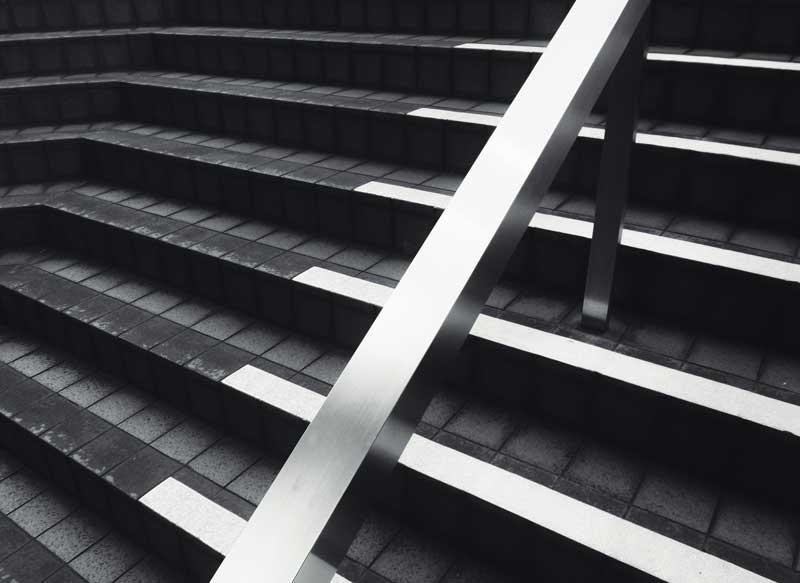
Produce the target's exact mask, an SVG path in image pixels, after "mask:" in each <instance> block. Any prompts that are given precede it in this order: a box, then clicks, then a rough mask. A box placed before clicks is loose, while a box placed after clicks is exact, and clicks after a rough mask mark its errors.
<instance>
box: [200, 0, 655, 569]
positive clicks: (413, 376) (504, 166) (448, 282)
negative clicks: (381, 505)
mask: <svg viewBox="0 0 800 583" xmlns="http://www.w3.org/2000/svg"><path fill="white" fill-rule="evenodd" d="M648 5H649V0H577V1H576V2H575V4H574V6H573V8H572V10H571V11H570V13H569V14H568V16H567V18H566V20H565V21H564V23H563V25H562V26H561V28H560V29H559V31H558V33H557V34H556V36H555V38H553V40H552V42H551V43H550V45H549V46H548V48H547V50H546V51H545V53H544V55H543V56H542V58H541V59H540V60H539V62H538V63H537V65H536V67H535V69H534V71H533V72H532V73H531V75H530V77H529V78H528V79H527V81H526V82H525V84H524V85H523V87H522V89H521V90H520V92H519V94H518V95H517V97H516V99H515V100H514V102H513V103H512V104H511V106H510V107H509V109H508V111H507V113H506V114H505V116H504V117H503V119H502V121H501V122H500V124H499V125H498V127H497V129H496V130H495V131H494V133H493V134H492V136H491V137H490V139H489V141H488V142H487V144H486V146H485V147H484V149H483V150H482V151H481V153H480V155H479V156H478V158H477V160H476V161H475V164H474V165H473V166H472V168H471V170H470V171H469V174H467V176H466V178H465V179H464V181H463V183H462V184H461V187H460V188H459V189H458V192H456V194H455V197H454V199H453V201H452V202H451V203H450V204H449V205H448V207H447V209H446V211H445V212H444V213H443V214H442V216H441V217H440V218H439V220H438V221H437V223H436V225H435V227H434V228H433V230H432V231H431V233H430V235H429V236H428V238H427V239H426V241H425V243H424V244H423V245H422V247H421V249H420V250H419V252H418V253H417V255H416V257H415V259H414V261H413V262H412V263H411V266H410V267H409V268H408V271H407V272H406V274H405V276H404V277H403V279H402V281H401V282H400V284H399V285H398V286H397V289H396V290H395V291H394V293H393V294H392V296H391V299H390V300H389V301H388V303H387V304H386V306H385V307H384V308H383V310H382V311H381V312H380V314H379V315H378V317H377V319H376V320H375V322H374V324H373V325H372V327H371V328H370V330H369V331H368V333H367V334H366V336H365V337H364V340H363V341H362V342H361V344H360V346H359V347H358V349H357V350H356V352H355V354H354V355H353V357H352V358H351V359H350V362H349V364H348V365H347V367H346V368H345V369H344V371H343V372H342V374H341V376H340V378H339V380H338V382H337V383H336V384H335V386H334V387H333V390H332V391H331V393H330V395H329V396H328V398H327V399H326V401H325V403H324V405H323V407H322V408H321V409H320V411H319V413H318V414H317V416H316V417H315V419H314V421H313V422H312V423H311V425H310V426H309V427H308V429H307V430H306V431H305V433H304V434H303V436H302V437H301V439H300V441H299V442H298V444H297V446H296V447H295V449H294V451H293V452H292V454H291V455H290V456H289V459H288V460H287V461H286V463H285V464H284V466H283V469H282V470H281V472H280V473H279V474H278V476H277V478H276V479H275V481H274V482H273V484H272V486H271V487H270V489H269V491H268V492H267V494H266V496H265V497H264V500H263V501H262V502H261V504H260V505H259V506H258V508H257V509H256V511H255V513H254V514H253V516H252V517H251V519H250V521H249V522H248V524H247V527H246V529H245V530H244V532H243V533H242V535H241V537H240V538H239V539H238V540H237V542H236V544H235V545H234V547H233V549H232V550H231V552H230V554H229V555H228V556H227V557H226V559H225V560H224V561H223V563H222V566H221V567H220V568H219V570H218V571H217V573H216V575H215V576H214V578H213V580H212V581H213V583H253V582H258V581H262V582H265V583H292V582H294V583H322V582H328V581H330V580H331V578H332V577H333V575H334V573H335V570H336V566H337V565H338V564H339V563H340V561H341V560H342V558H343V557H344V555H345V552H346V551H347V548H348V547H349V545H350V543H351V542H352V540H353V538H354V536H355V534H356V532H357V530H358V528H359V526H360V524H361V521H362V517H363V511H364V507H365V504H368V502H369V501H370V499H372V498H373V496H374V492H375V489H376V488H377V489H380V488H382V487H383V486H384V484H385V483H386V481H387V479H388V476H389V474H390V472H391V471H392V469H393V468H394V466H395V465H396V463H397V461H398V459H399V458H400V455H401V454H402V452H403V449H404V448H405V446H406V444H407V443H408V441H409V439H410V438H411V436H412V434H413V432H414V429H415V428H416V426H417V424H418V423H419V420H420V419H421V417H422V414H423V412H424V411H425V409H426V407H427V405H428V404H429V402H430V399H431V391H430V386H431V383H430V379H431V378H433V376H434V375H435V374H436V373H437V371H439V370H441V369H442V368H444V367H443V366H442V365H443V363H446V362H448V361H451V359H452V358H453V357H454V356H455V354H456V353H457V351H458V349H459V348H460V347H461V345H462V344H463V342H464V340H465V339H466V337H467V334H468V333H469V330H470V328H471V327H472V325H473V323H474V322H475V319H476V318H477V316H478V314H479V312H480V310H481V308H482V307H483V305H484V302H485V301H486V299H487V298H488V296H489V294H490V292H491V290H492V288H493V287H494V285H495V284H496V282H497V280H498V279H499V277H500V275H501V274H502V272H503V270H504V269H505V266H506V264H507V262H508V260H509V258H510V257H511V254H512V253H513V251H514V249H515V248H516V246H517V244H518V243H519V241H520V239H521V238H522V235H523V233H524V232H525V229H526V228H527V227H528V224H529V222H530V220H531V218H532V217H533V215H534V213H535V212H536V211H537V209H538V207H539V204H540V202H541V200H542V198H543V196H544V194H545V193H546V192H547V190H548V188H549V187H550V185H551V183H552V182H553V179H554V178H555V176H556V173H557V172H558V170H559V168H560V167H561V164H562V163H563V161H564V158H565V157H566V155H567V153H568V151H569V149H570V148H571V147H572V145H573V143H574V142H575V140H576V138H577V136H578V132H579V131H580V129H581V127H582V125H583V123H584V122H585V120H586V119H587V117H588V115H589V113H590V112H591V109H592V107H593V106H594V104H595V102H596V101H597V98H598V96H599V95H600V93H601V91H602V90H603V88H604V87H605V86H606V84H607V82H608V80H609V78H610V77H611V76H612V73H613V72H614V71H615V69H617V71H618V72H617V74H616V75H615V76H614V82H613V83H612V85H613V87H618V88H619V89H618V90H617V89H613V88H612V97H613V100H614V101H612V103H611V104H610V115H609V126H608V130H607V131H608V133H607V138H609V148H608V149H609V150H610V148H612V147H613V148H615V149H616V148H620V151H619V152H617V151H616V150H615V151H614V152H610V151H609V152H607V154H608V155H604V164H608V165H609V168H607V169H605V170H604V171H603V172H602V173H601V175H602V178H601V186H600V192H601V200H600V203H601V204H603V205H605V204H609V203H607V202H605V199H606V198H608V199H609V200H613V201H614V203H613V204H614V205H616V206H615V207H614V208H613V209H612V212H609V213H608V215H607V216H608V218H603V217H605V216H606V215H605V214H603V213H602V212H601V211H598V217H599V219H600V220H601V221H602V224H603V225H604V227H603V228H602V229H598V232H600V231H602V233H604V235H603V236H602V238H598V239H597V241H595V242H593V249H592V255H593V262H592V267H591V269H590V274H589V284H588V286H587V290H588V292H589V293H588V294H587V302H588V304H589V305H590V306H591V310H590V311H589V312H587V313H588V314H590V316H589V317H590V319H591V320H592V321H595V320H599V319H602V318H603V310H602V309H595V308H594V307H593V306H599V305H602V304H603V303H604V302H605V306H606V307H605V313H606V314H607V311H608V309H607V304H608V297H609V296H610V289H611V287H610V283H609V282H608V281H607V279H606V278H605V277H604V276H605V275H606V274H607V269H608V267H607V266H608V265H611V266H613V260H612V261H611V262H610V263H609V262H608V261H607V259H604V260H601V259H603V258H604V257H605V255H606V254H608V253H609V252H612V251H613V252H616V244H618V241H619V225H618V223H619V222H620V220H621V218H620V217H621V214H620V213H621V211H620V209H619V207H620V204H621V205H622V207H623V208H624V200H625V195H626V194H627V188H624V189H623V190H624V192H623V193H622V195H623V196H622V197H621V200H622V202H621V203H620V193H619V192H616V187H615V182H614V181H615V180H616V178H617V176H618V174H619V173H627V171H628V166H629V162H628V160H629V159H630V148H629V145H628V146H627V147H626V143H627V142H628V141H629V140H630V138H631V137H632V136H631V131H632V130H631V123H633V125H634V126H635V117H636V116H635V113H633V112H632V111H631V110H632V109H634V108H633V105H632V101H634V100H635V92H632V91H629V88H631V87H634V86H635V85H636V83H637V81H636V79H637V78H638V77H637V75H638V68H639V67H640V66H641V64H640V63H637V62H635V61H636V60H637V59H638V58H640V57H642V56H643V48H642V47H641V46H640V42H639V41H638V40H634V41H633V43H631V39H632V38H634V37H635V36H636V33H637V30H639V29H640V24H641V22H642V19H643V16H644V14H645V13H646V11H647V8H648ZM637 38H638V37H637ZM623 54H624V55H625V57H624V58H623V59H622V62H621V63H620V66H619V68H617V63H618V62H620V59H621V57H623ZM617 93H618V94H619V95H617ZM626 96H627V97H626ZM617 99H619V101H616V100H617ZM631 119H633V120H634V121H633V122H632V121H631ZM615 224H616V225H617V228H616V239H615V238H614V225H615ZM615 241H616V243H615ZM597 254H600V255H601V258H600V259H598V258H596V257H594V256H595V255H597Z"/></svg>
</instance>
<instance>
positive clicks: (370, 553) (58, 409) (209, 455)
mask: <svg viewBox="0 0 800 583" xmlns="http://www.w3.org/2000/svg"><path fill="white" fill-rule="evenodd" d="M213 331H216V330H212V332H213ZM199 335H200V334H198V336H199ZM0 337H2V340H3V342H2V343H0V353H1V354H2V357H1V358H2V359H3V364H1V365H0V412H1V413H2V415H3V416H4V417H5V418H6V419H5V420H3V421H0V425H1V426H2V431H0V433H1V434H2V436H3V437H4V438H6V439H7V440H8V443H9V446H10V447H17V448H19V449H20V451H21V452H25V453H26V454H28V455H30V456H31V460H32V461H35V463H36V465H37V469H39V470H40V471H42V472H44V473H46V474H48V475H50V476H52V477H53V479H54V480H57V481H58V482H60V483H61V484H63V487H65V488H68V489H69V490H71V494H72V495H73V496H74V497H76V498H78V499H82V500H83V501H84V502H85V503H87V504H90V505H91V506H92V508H94V509H95V511H97V512H99V513H101V515H103V516H105V517H106V518H107V519H108V520H111V521H114V522H115V523H116V524H118V526H119V527H120V528H122V529H124V531H125V532H128V533H130V534H131V535H132V536H135V537H138V538H139V539H140V540H142V541H144V542H147V541H150V542H151V543H153V542H155V543H156V546H157V548H158V550H159V551H160V552H162V553H165V554H166V557H165V558H166V559H168V560H172V561H173V562H175V563H176V564H178V565H182V566H185V567H186V568H188V569H189V570H191V571H193V572H194V573H196V574H197V575H199V576H202V577H208V576H210V573H211V572H213V569H214V568H215V567H216V565H217V564H218V562H219V560H220V558H221V557H220V556H219V554H218V553H217V552H216V551H215V549H213V548H209V547H208V546H206V545H205V544H204V541H203V539H202V536H201V535H200V534H199V533H193V532H185V531H181V530H180V524H170V523H169V522H167V520H166V519H165V517H162V516H160V515H157V513H156V515H155V516H154V515H153V514H154V513H153V511H152V507H153V502H152V498H153V497H154V496H156V497H157V496H158V495H159V494H155V493H154V494H151V495H150V499H151V500H150V501H149V506H146V505H144V504H141V503H140V502H139V500H140V499H141V498H142V496H144V495H146V494H148V493H149V492H150V491H151V490H154V489H157V487H158V486H159V485H160V484H162V482H164V481H165V480H168V479H170V478H172V479H175V480H177V481H179V482H180V483H182V484H183V485H184V486H185V487H188V488H191V489H192V490H193V491H194V492H195V493H196V494H198V495H200V496H202V497H203V498H202V503H203V504H204V505H206V504H216V505H219V506H221V507H222V508H224V509H225V510H226V511H228V512H231V513H233V514H235V515H237V516H239V517H240V518H241V519H247V518H249V516H250V514H252V512H253V510H254V508H255V506H254V505H255V504H257V503H258V502H259V501H260V500H261V498H262V496H263V495H264V493H265V492H266V490H267V488H268V487H269V485H270V483H271V481H272V479H273V477H274V476H275V474H276V473H277V471H278V470H279V469H280V465H281V463H282V459H283V453H284V452H283V451H277V452H275V451H273V452H270V451H269V449H268V446H267V444H266V443H264V442H263V440H260V441H259V443H257V444H256V443H254V442H250V443H248V442H245V441H242V440H240V439H237V438H235V437H232V436H230V435H226V434H225V430H224V429H223V427H222V425H220V424H217V425H213V426H212V425H209V424H207V423H205V422H203V421H201V420H199V419H197V418H194V417H192V415H191V414H189V413H187V409H186V408H181V409H179V408H175V407H173V406H172V405H170V404H169V403H167V402H165V401H163V400H161V399H159V398H158V397H157V396H156V395H155V394H152V393H149V392H144V391H142V390H139V389H138V388H136V387H135V386H132V385H131V384H129V383H128V382H127V381H126V380H123V379H121V378H119V377H114V376H111V375H109V374H107V373H103V372H102V371H98V370H96V369H94V368H92V367H91V365H90V364H89V363H90V362H92V361H85V360H81V359H78V358H76V357H74V356H71V355H70V354H68V353H65V352H64V351H63V350H61V349H58V348H55V347H53V346H52V345H49V344H47V343H40V342H38V341H37V340H36V339H35V338H34V337H32V336H29V335H27V334H25V333H19V332H15V331H13V330H11V329H8V328H3V330H2V333H1V334H0ZM185 337H186V333H185V332H184V333H183V338H184V339H185ZM208 341H209V344H210V343H211V342H213V340H212V337H208ZM172 344H173V345H175V343H174V342H173V343H172ZM162 346H163V345H162ZM24 347H26V348H27V349H30V351H29V352H26V353H25V354H21V355H20V356H17V357H16V358H14V356H15V354H14V353H15V352H25V350H26V348H24ZM163 348H164V349H165V350H167V347H166V346H163ZM209 350H211V349H209ZM6 361H7V363H6ZM173 397H174V395H173ZM231 421H232V422H234V423H235V422H236V420H235V419H232V420H231ZM12 438H13V439H12ZM31 454H32V455H31ZM4 461H5V460H4ZM6 465H8V467H9V472H11V471H12V470H15V469H16V466H15V465H12V462H11V461H9V462H8V463H7V464H5V463H4V464H2V466H0V467H3V468H5V466H6ZM6 486H7V487H6ZM40 491H41V488H40V487H38V486H37V482H35V480H34V478H32V477H30V476H29V474H26V473H25V471H24V470H23V471H22V473H21V474H19V476H18V480H17V481H14V480H11V481H9V482H7V483H6V482H4V481H0V492H3V493H4V495H8V502H7V503H6V505H7V506H8V512H9V513H11V514H10V518H11V519H12V520H18V521H23V525H28V524H30V528H34V527H35V528H37V529H40V530H42V531H43V529H44V528H49V526H50V525H49V524H47V525H46V524H44V523H43V522H42V523H41V524H40V522H41V521H48V520H51V515H52V514H53V513H57V512H59V511H60V510H61V507H62V506H64V505H66V504H67V502H65V501H64V500H69V499H71V498H64V497H62V498H63V500H62V498H60V499H58V500H56V501H50V500H49V498H47V496H45V495H44V494H40ZM37 495H38V496H40V498H39V499H37V498H34V497H35V496H37ZM29 499H31V500H33V501H32V502H30V503H29V507H30V509H26V506H24V504H25V503H26V502H28V500H29ZM37 500H38V502H37ZM48 502H49V504H47V503H48ZM57 502H61V504H58V503H57ZM12 506H13V508H12ZM40 507H41V508H40ZM17 508H21V509H19V510H16V512H14V510H15V509H17ZM3 510H4V511H5V508H3ZM197 511H198V512H202V511H203V508H198V509H197ZM40 515H41V516H40ZM17 517H19V518H17ZM64 518H67V517H66V516H59V517H52V522H53V523H54V524H55V522H56V521H57V520H60V519H64ZM76 520H77V521H78V522H76V524H72V522H71V521H69V520H67V522H66V523H65V524H64V525H63V528H59V527H54V530H53V532H52V533H50V535H48V534H44V535H43V536H42V537H40V539H41V540H43V542H45V544H48V543H49V542H50V541H52V544H53V545H56V549H54V550H55V552H59V550H60V549H61V547H62V546H68V545H70V544H80V541H73V540H72V539H71V538H70V535H71V534H74V533H73V532H72V531H69V532H68V531H66V530H64V529H66V528H67V527H68V526H69V528H74V529H78V530H80V529H81V527H82V525H83V524H84V522H81V521H80V520H79V519H76ZM96 520H99V519H96ZM92 524H94V523H92ZM99 524H100V525H104V524H105V522H100V523H99ZM95 528H100V526H96V527H95ZM105 529H106V531H107V530H108V527H105ZM62 531H63V532H62ZM76 532H77V531H76ZM91 532H94V528H93V529H92V530H91ZM34 534H35V535H36V536H38V530H37V532H36V533H34ZM103 534H104V533H99V535H100V536H102V535H103ZM109 536H111V535H109ZM111 538H112V539H113V536H112V537H111ZM91 542H93V541H88V542H87V543H86V544H87V546H88V545H89V544H91ZM111 544H112V541H111V540H109V541H108V542H107V545H111ZM58 545H61V546H58ZM176 545H177V546H176ZM123 548H126V547H123ZM104 551H105V552H109V553H113V552H120V553H121V552H122V551H114V550H107V549H105V547H102V546H101V548H100V549H98V550H97V551H92V550H91V549H90V550H89V551H87V553H88V556H87V557H84V559H80V558H78V559H76V560H75V561H73V562H74V563H75V569H77V570H78V571H79V572H82V571H81V569H89V568H90V567H92V565H91V564H90V565H89V567H86V566H84V563H90V561H91V560H92V559H93V557H94V553H100V552H104ZM128 554H129V555H133V554H134V552H133V551H129V552H128ZM143 556H144V555H143V553H142V552H141V551H138V555H137V556H135V559H136V560H139V559H141V558H142V557H143ZM34 558H36V557H34ZM124 558H125V559H126V560H129V561H133V558H134V557H129V556H128V555H125V556H124ZM120 560H122V558H121V559H120ZM39 563H41V564H42V565H43V567H42V568H44V565H46V564H47V561H45V560H44V559H42V558H39V559H38V560H37V564H39ZM71 564H72V563H71ZM4 565H5V563H0V572H2V571H1V570H2V569H3V566H4ZM130 566H132V564H130V565H127V567H130ZM103 568H104V569H105V572H104V573H103V575H102V576H100V575H97V574H96V573H93V574H91V576H90V577H87V579H88V580H89V581H90V583H94V582H95V581H112V580H115V579H113V578H111V575H112V572H113V569H112V566H109V565H105V566H104V567H103ZM140 568H141V569H143V568H144V565H143V566H142V567H140ZM340 573H342V574H343V575H344V576H346V577H348V578H349V579H351V580H352V581H366V580H368V579H369V577H373V578H374V577H375V576H377V575H379V576H382V577H384V579H380V580H381V581H384V580H385V581H391V582H394V583H402V582H404V581H406V580H408V579H407V578H408V577H410V576H415V577H425V578H430V577H433V578H432V579H430V580H432V581H445V582H446V581H453V582H455V581H460V580H461V579H459V577H467V576H478V575H479V574H482V576H484V577H490V576H491V577H493V579H492V580H500V579H494V577H497V578H502V580H504V581H506V580H507V581H514V580H516V579H514V578H512V577H508V578H505V575H503V574H502V571H501V570H500V569H498V567H497V566H492V565H491V564H488V563H486V562H485V561H482V560H480V559H479V558H477V557H476V556H475V554H474V553H472V552H465V551H462V550H459V549H458V548H457V545H453V544H452V543H446V542H445V541H444V540H443V539H441V538H440V536H438V535H437V534H435V533H431V532H426V531H425V529H420V528H419V527H416V526H415V525H414V524H409V523H407V522H405V521H403V520H398V518H397V517H394V516H393V515H392V514H391V513H388V514H387V513H386V512H375V513H373V514H372V515H371V517H370V518H369V519H368V521H367V523H366V524H365V526H364V527H363V528H362V529H361V532H360V534H359V536H358V537H357V538H356V540H355V542H354V544H353V546H352V548H351V550H350V552H349V553H348V559H347V560H346V561H345V562H344V563H343V564H342V566H341V567H340ZM367 573H371V575H367ZM361 577H367V579H361ZM164 580H165V581H172V580H175V579H172V578H167V579H164ZM369 580H372V579H369ZM426 580H427V579H426ZM120 581H126V580H125V579H121V580H120Z"/></svg>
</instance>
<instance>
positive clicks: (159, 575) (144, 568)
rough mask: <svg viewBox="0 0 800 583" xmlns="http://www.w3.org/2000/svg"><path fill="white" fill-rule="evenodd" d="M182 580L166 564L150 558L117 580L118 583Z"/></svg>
mask: <svg viewBox="0 0 800 583" xmlns="http://www.w3.org/2000/svg"><path fill="white" fill-rule="evenodd" d="M182 580H183V579H182V578H181V577H180V576H179V575H178V574H177V573H176V572H175V571H174V570H173V569H171V568H170V567H168V566H167V565H166V564H165V563H163V562H162V561H160V560H159V559H156V558H154V557H153V556H149V557H147V558H146V559H144V560H143V561H141V562H140V563H138V564H137V565H136V566H135V567H133V568H132V569H131V570H130V571H128V572H127V573H125V574H124V575H123V576H122V577H120V578H119V579H117V581H116V583H174V582H177V581H182Z"/></svg>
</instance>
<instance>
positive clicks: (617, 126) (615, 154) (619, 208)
mask: <svg viewBox="0 0 800 583" xmlns="http://www.w3.org/2000/svg"><path fill="white" fill-rule="evenodd" d="M649 24H650V19H649V17H648V16H647V15H646V16H645V17H644V18H643V19H642V21H641V23H640V24H639V28H638V29H637V31H636V34H635V35H634V36H633V38H631V41H630V44H629V45H628V48H627V49H625V53H624V54H623V56H622V58H621V59H620V61H619V64H618V65H617V68H616V69H615V70H614V73H613V74H612V77H611V79H610V80H609V83H608V88H607V101H608V112H607V117H606V131H605V140H604V142H603V151H602V155H601V160H600V174H599V180H598V186H597V200H596V208H595V218H594V230H593V233H592V241H591V249H590V252H589V268H588V272H587V276H586V289H585V292H584V299H583V315H582V321H581V323H582V325H583V327H584V328H588V329H591V330H594V331H596V332H601V333H602V332H605V331H606V330H607V329H608V322H609V309H610V303H611V293H612V291H613V287H614V271H615V267H616V262H617V252H618V248H619V244H620V241H621V238H622V229H623V219H624V216H625V210H626V207H627V204H628V195H629V191H630V179H631V156H632V154H633V146H634V144H635V142H636V130H637V125H638V122H639V97H640V93H641V84H642V70H643V68H644V61H645V59H646V56H647V45H648V39H649Z"/></svg>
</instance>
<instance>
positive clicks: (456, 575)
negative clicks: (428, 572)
mask: <svg viewBox="0 0 800 583" xmlns="http://www.w3.org/2000/svg"><path fill="white" fill-rule="evenodd" d="M518 580H519V579H517V578H516V577H513V576H511V575H508V574H506V573H503V572H502V571H501V570H500V569H499V568H498V567H496V566H493V565H488V564H486V563H483V562H480V561H475V560H472V559H469V558H460V559H458V560H457V561H456V563H455V565H453V567H452V568H451V569H450V570H449V571H448V572H447V575H446V576H445V578H444V579H443V580H442V583H490V582H491V583H513V582H515V581H518Z"/></svg>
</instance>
